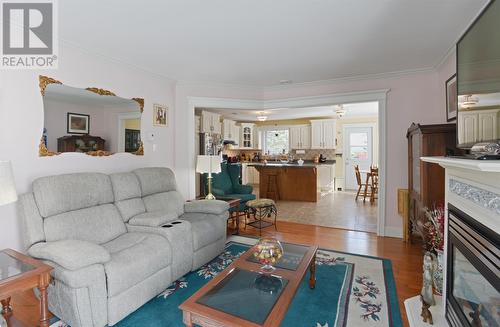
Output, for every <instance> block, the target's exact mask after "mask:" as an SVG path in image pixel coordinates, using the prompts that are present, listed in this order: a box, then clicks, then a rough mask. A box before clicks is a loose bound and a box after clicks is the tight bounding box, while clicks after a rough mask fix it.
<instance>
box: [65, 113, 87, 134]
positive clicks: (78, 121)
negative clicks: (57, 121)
mask: <svg viewBox="0 0 500 327" xmlns="http://www.w3.org/2000/svg"><path fill="white" fill-rule="evenodd" d="M89 133H90V115H84V114H75V113H72V112H68V134H89Z"/></svg>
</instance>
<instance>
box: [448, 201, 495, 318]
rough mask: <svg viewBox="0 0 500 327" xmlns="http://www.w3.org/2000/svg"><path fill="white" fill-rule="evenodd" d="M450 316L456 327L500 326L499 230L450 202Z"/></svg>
mask: <svg viewBox="0 0 500 327" xmlns="http://www.w3.org/2000/svg"><path fill="white" fill-rule="evenodd" d="M448 211H449V215H448V245H447V250H448V252H447V253H448V260H447V262H448V269H447V283H446V285H447V288H446V294H447V297H446V318H447V320H448V322H449V323H450V325H451V326H453V327H462V326H464V327H466V326H472V327H490V326H491V327H500V270H499V265H500V259H499V255H500V248H499V237H498V234H497V233H496V232H494V231H493V230H491V229H489V228H487V227H486V226H484V225H482V224H480V223H479V222H477V221H476V220H474V219H473V218H472V217H470V216H468V215H466V214H465V213H463V212H461V211H460V210H458V209H457V208H455V207H453V206H452V205H450V204H449V205H448Z"/></svg>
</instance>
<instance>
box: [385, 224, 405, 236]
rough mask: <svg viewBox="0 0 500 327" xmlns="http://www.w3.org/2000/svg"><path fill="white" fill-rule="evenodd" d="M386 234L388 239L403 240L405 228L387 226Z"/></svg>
mask: <svg viewBox="0 0 500 327" xmlns="http://www.w3.org/2000/svg"><path fill="white" fill-rule="evenodd" d="M384 232H385V233H384V234H385V235H384V236H386V237H397V238H403V228H402V227H392V226H385V228H384Z"/></svg>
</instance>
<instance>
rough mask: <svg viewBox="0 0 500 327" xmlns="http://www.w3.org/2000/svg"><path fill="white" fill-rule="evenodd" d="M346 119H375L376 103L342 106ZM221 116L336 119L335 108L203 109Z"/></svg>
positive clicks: (252, 118) (236, 118)
mask: <svg viewBox="0 0 500 327" xmlns="http://www.w3.org/2000/svg"><path fill="white" fill-rule="evenodd" d="M344 109H345V110H346V114H345V115H344V116H343V118H344V119H346V118H356V117H377V114H378V102H364V103H349V104H345V105H344ZM205 110H207V111H211V112H216V113H219V114H221V115H222V116H223V117H224V118H227V119H232V120H236V121H257V116H260V115H264V116H267V120H268V121H269V120H286V119H300V118H313V117H314V118H319V117H336V115H335V106H321V107H306V108H279V109H268V110H265V111H259V110H242V109H238V110H235V109H205Z"/></svg>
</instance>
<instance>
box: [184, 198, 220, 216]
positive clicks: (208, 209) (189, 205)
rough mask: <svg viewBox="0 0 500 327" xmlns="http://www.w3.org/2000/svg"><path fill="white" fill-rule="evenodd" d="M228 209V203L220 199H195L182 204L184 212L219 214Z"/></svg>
mask: <svg viewBox="0 0 500 327" xmlns="http://www.w3.org/2000/svg"><path fill="white" fill-rule="evenodd" d="M228 210H229V204H228V203H227V202H226V201H220V200H195V201H191V202H186V203H185V204H184V212H186V213H208V214H213V215H220V214H223V213H224V212H226V211H228Z"/></svg>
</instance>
